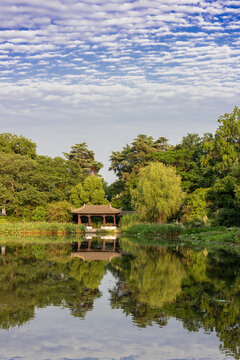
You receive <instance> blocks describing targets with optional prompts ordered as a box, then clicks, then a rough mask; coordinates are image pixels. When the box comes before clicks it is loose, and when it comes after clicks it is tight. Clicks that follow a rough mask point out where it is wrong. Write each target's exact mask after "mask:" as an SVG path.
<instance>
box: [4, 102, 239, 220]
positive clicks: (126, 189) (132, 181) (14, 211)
mask: <svg viewBox="0 0 240 360" xmlns="http://www.w3.org/2000/svg"><path fill="white" fill-rule="evenodd" d="M63 156H64V157H56V158H51V157H48V156H41V155H37V153H36V144H35V143H34V142H32V141H31V140H29V139H27V138H25V137H24V136H22V135H15V134H10V133H3V134H0V175H1V176H0V202H1V204H2V205H1V206H2V212H3V214H4V213H5V212H6V213H7V218H8V219H10V220H14V219H24V220H33V221H38V220H43V221H45V220H46V221H71V212H70V209H71V207H80V206H82V205H83V204H84V203H86V204H107V203H108V202H111V203H112V205H113V206H114V207H117V208H122V209H123V210H136V212H135V213H134V214H132V215H129V220H130V217H131V216H132V217H135V219H136V217H138V219H139V221H148V222H166V221H181V222H182V223H184V224H214V225H226V226H234V225H235V226H239V225H240V162H239V159H240V109H239V108H238V107H235V108H234V109H233V111H232V113H229V114H224V115H222V116H220V117H219V119H218V127H217V130H216V132H215V134H210V133H205V134H204V135H203V136H199V135H198V134H193V133H189V134H187V135H186V136H184V137H183V139H182V140H181V141H180V143H179V144H177V145H170V144H169V142H168V140H167V139H166V138H165V137H159V138H158V139H157V140H154V139H153V138H152V137H151V136H147V135H142V134H140V135H138V136H137V137H136V139H134V140H133V142H132V143H131V144H130V145H129V144H127V145H126V146H125V147H124V148H123V149H122V150H120V151H116V152H112V154H111V156H110V161H111V166H110V170H113V171H114V173H115V175H116V177H117V180H116V181H115V182H114V183H112V184H110V185H108V184H107V183H106V182H104V180H103V179H102V178H101V176H100V175H99V170H100V169H101V168H102V166H103V165H102V163H100V162H98V161H96V160H95V154H94V152H93V151H91V150H89V149H88V146H87V144H86V143H79V144H76V145H74V146H72V147H71V149H70V152H69V153H63Z"/></svg>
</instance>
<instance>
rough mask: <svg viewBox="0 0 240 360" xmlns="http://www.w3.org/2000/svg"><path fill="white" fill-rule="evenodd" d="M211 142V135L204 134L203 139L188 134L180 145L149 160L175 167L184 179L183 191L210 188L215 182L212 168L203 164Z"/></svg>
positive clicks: (150, 156) (157, 153) (150, 157)
mask: <svg viewBox="0 0 240 360" xmlns="http://www.w3.org/2000/svg"><path fill="white" fill-rule="evenodd" d="M211 141H212V135H211V134H209V133H206V134H204V136H203V137H202V138H201V137H199V135H198V134H188V135H187V136H184V137H183V139H182V141H181V142H180V144H178V145H176V146H175V147H172V148H170V149H168V150H167V151H165V152H156V153H154V154H151V155H149V159H150V160H151V161H156V162H162V163H163V164H165V165H170V166H174V167H175V168H176V171H177V174H178V175H180V176H181V178H182V187H183V190H184V191H186V192H188V193H191V192H193V191H194V190H196V189H198V188H200V187H202V188H208V187H210V186H211V185H212V184H213V182H214V176H213V171H212V169H211V166H209V165H204V166H203V165H202V163H201V160H202V157H203V156H204V155H205V153H206V152H205V149H204V146H205V143H206V142H208V143H210V142H211Z"/></svg>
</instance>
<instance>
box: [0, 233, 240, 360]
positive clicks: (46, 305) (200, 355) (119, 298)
mask: <svg viewBox="0 0 240 360" xmlns="http://www.w3.org/2000/svg"><path fill="white" fill-rule="evenodd" d="M1 250H2V254H1V259H0V261H1V262H0V291H1V296H0V359H7V360H9V359H66V360H77V359H81V360H82V359H91V360H93V359H104V360H105V359H106V360H110V359H111V360H112V359H128V360H133V359H169V360H170V359H171V360H173V359H178V360H183V359H191V360H192V359H240V348H239V346H240V267H239V264H240V262H239V255H238V254H237V251H236V250H234V249H226V248H223V247H222V248H221V247H217V248H204V247H201V246H200V247H198V248H196V247H195V248H194V247H192V246H189V245H188V246H186V245H184V244H179V243H178V244H176V243H174V242H169V243H162V244H161V245H160V246H145V245H139V244H137V243H136V242H133V241H130V240H129V239H127V238H122V239H120V240H119V241H118V242H116V241H114V240H113V239H105V240H100V239H91V238H89V239H87V241H86V239H85V241H78V242H74V243H72V244H61V245H60V244H59V245H56V244H55V245H54V244H44V245H39V244H34V245H11V246H10V245H6V247H2V249H1ZM84 259H85V261H83V260H84ZM109 260H110V261H109Z"/></svg>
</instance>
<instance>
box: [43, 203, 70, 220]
mask: <svg viewBox="0 0 240 360" xmlns="http://www.w3.org/2000/svg"><path fill="white" fill-rule="evenodd" d="M46 212H47V214H46V218H47V221H49V222H69V221H71V219H72V213H71V204H70V203H69V202H68V201H56V202H52V203H50V204H47V207H46Z"/></svg>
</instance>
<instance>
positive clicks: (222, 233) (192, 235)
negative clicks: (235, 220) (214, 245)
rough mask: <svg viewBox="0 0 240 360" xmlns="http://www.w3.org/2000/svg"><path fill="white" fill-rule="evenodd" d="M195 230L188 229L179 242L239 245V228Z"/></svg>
mask: <svg viewBox="0 0 240 360" xmlns="http://www.w3.org/2000/svg"><path fill="white" fill-rule="evenodd" d="M194 230H195V229H191V231H190V229H188V231H187V232H184V233H183V234H182V235H180V236H179V239H180V240H191V241H204V242H206V243H211V242H219V243H232V244H240V228H235V229H230V230H228V229H226V228H225V229H222V230H219V229H218V230H215V229H214V228H212V229H211V228H210V229H205V231H202V232H194Z"/></svg>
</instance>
